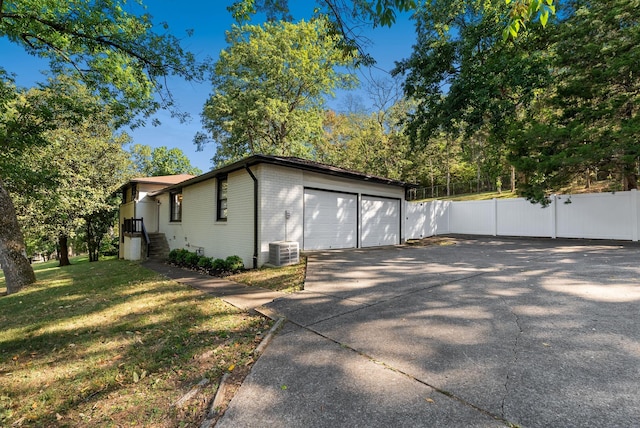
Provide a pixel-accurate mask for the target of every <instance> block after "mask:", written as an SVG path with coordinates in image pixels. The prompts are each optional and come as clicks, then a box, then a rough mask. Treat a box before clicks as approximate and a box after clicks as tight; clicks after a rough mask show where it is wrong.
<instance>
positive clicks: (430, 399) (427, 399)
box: [425, 398, 435, 403]
mask: <svg viewBox="0 0 640 428" xmlns="http://www.w3.org/2000/svg"><path fill="white" fill-rule="evenodd" d="M425 401H426V402H427V403H435V401H433V399H432V398H425Z"/></svg>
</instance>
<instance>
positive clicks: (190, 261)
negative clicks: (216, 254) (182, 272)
mask: <svg viewBox="0 0 640 428" xmlns="http://www.w3.org/2000/svg"><path fill="white" fill-rule="evenodd" d="M198 262H200V256H199V255H197V254H196V253H192V252H189V251H187V255H186V256H185V258H184V263H185V264H186V265H187V266H188V267H192V268H195V267H198Z"/></svg>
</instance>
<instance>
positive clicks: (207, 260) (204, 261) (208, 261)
mask: <svg viewBox="0 0 640 428" xmlns="http://www.w3.org/2000/svg"><path fill="white" fill-rule="evenodd" d="M198 267H199V268H201V269H204V270H209V269H211V268H213V259H212V258H211V257H204V256H202V257H200V260H198Z"/></svg>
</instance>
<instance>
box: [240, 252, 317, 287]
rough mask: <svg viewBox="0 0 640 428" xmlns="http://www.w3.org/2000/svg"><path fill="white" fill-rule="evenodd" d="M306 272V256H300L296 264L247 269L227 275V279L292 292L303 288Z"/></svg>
mask: <svg viewBox="0 0 640 428" xmlns="http://www.w3.org/2000/svg"><path fill="white" fill-rule="evenodd" d="M306 272H307V258H306V257H304V256H301V257H300V263H298V264H297V265H291V266H282V267H278V268H268V267H264V268H260V269H256V270H249V271H246V272H241V273H237V274H234V275H231V276H228V277H227V279H230V280H231V281H235V282H240V283H242V284H246V285H251V286H256V287H262V288H268V289H270V290H275V291H283V292H285V293H293V292H296V291H300V290H303V289H304V279H305V276H306Z"/></svg>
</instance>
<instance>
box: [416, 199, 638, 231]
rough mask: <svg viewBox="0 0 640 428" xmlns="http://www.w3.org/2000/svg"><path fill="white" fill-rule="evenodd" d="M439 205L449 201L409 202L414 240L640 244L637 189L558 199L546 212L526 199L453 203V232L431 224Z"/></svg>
mask: <svg viewBox="0 0 640 428" xmlns="http://www.w3.org/2000/svg"><path fill="white" fill-rule="evenodd" d="M434 204H443V202H442V201H435V202H430V203H413V202H408V203H407V222H408V236H407V237H408V238H419V237H422V236H431V235H435V234H436V233H464V234H473V235H498V236H531V237H549V238H556V237H557V238H584V239H615V240H629V241H638V239H639V235H640V232H639V231H640V193H639V192H638V191H637V190H632V191H630V192H617V193H593V194H580V195H559V196H553V197H552V200H551V204H550V205H549V206H548V207H546V208H542V207H541V206H540V205H535V204H532V203H530V202H529V201H527V200H525V199H523V198H517V199H504V200H496V199H494V200H491V201H466V202H448V205H447V207H446V211H448V213H447V217H448V218H449V220H450V223H449V225H448V228H447V232H441V231H436V230H434V229H433V228H432V227H429V226H428V225H427V223H428V220H427V218H428V217H429V215H431V216H433V210H432V208H433V207H434V206H435V205H434ZM436 218H440V216H439V215H436ZM436 224H438V223H437V222H436Z"/></svg>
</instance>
